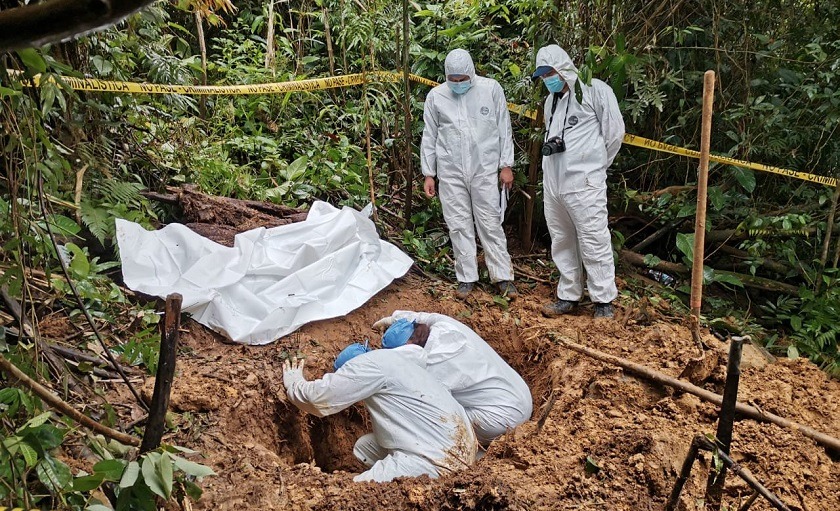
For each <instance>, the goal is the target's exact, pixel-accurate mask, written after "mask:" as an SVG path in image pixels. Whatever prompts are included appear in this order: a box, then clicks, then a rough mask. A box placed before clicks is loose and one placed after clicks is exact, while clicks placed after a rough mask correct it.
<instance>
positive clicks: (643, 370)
mask: <svg viewBox="0 0 840 511" xmlns="http://www.w3.org/2000/svg"><path fill="white" fill-rule="evenodd" d="M552 338H553V339H554V340H555V341H557V342H558V343H559V344H560V345H561V346H564V347H566V348H569V349H570V350H573V351H576V352H578V353H582V354H584V355H586V356H589V357H592V358H594V359H595V360H600V361H601V362H605V363H607V364H613V365H617V366H619V367H622V368H624V369H626V370H628V371H630V372H631V373H634V374H636V375H638V376H641V377H643V378H647V379H649V380H653V381H655V382H657V383H661V384H663V385H668V386H670V387H674V388H676V389H679V390H681V391H683V392H688V393H689V394H693V395H695V396H697V397H699V398H700V399H703V400H705V401H708V402H710V403H714V404H716V405H717V406H721V403H722V402H723V396H721V395H720V394H715V393H714V392H710V391H708V390H706V389H702V388H700V387H698V386H696V385H692V384H691V383H689V382H687V381H683V380H679V379H677V378H672V377H670V376H668V375H666V374H663V373H661V372H659V371H657V370H655V369H651V368H650V367H647V366H643V365H641V364H637V363H635V362H631V361H629V360H627V359H624V358H621V357H616V356H615V355H610V354H608V353H604V352H603V351H598V350H596V349H593V348H589V347H586V346H582V345H580V344H576V343H574V342H572V341H570V340H568V339H565V338H563V337H561V336H556V335H555V336H553V337H552ZM735 411H736V412H738V413H739V414H741V415H743V416H745V417H748V418H750V419H754V420H757V421H763V422H769V423H771V424H775V425H777V426H779V427H781V428H786V429H794V430H796V431H799V432H800V433H802V434H803V435H805V436H806V437H808V438H810V439H811V440H814V441H815V442H817V443H818V444H820V445H822V446H824V447H826V448H828V449H831V450H833V451H834V452H837V453H840V439H838V438H834V437H832V436H830V435H826V434H825V433H821V432H819V431H817V430H815V429H813V428H811V427H809V426H803V425H802V424H798V423H796V422H793V421H792V420H788V419H785V418H784V417H779V416H778V415H776V414H772V413H769V412H765V411H763V410H759V409H758V408H756V407H754V406H750V405H745V404H743V403H737V404H736V405H735Z"/></svg>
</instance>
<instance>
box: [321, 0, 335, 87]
mask: <svg viewBox="0 0 840 511" xmlns="http://www.w3.org/2000/svg"><path fill="white" fill-rule="evenodd" d="M323 13H324V19H323V21H324V39H326V43H327V56H328V57H329V59H330V75H335V55H334V54H333V45H332V32H330V12H329V11H328V10H327V6H326V5H324V10H323Z"/></svg>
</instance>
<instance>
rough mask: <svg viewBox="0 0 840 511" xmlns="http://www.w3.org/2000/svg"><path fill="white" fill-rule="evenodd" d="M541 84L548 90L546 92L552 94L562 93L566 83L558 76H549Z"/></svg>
mask: <svg viewBox="0 0 840 511" xmlns="http://www.w3.org/2000/svg"><path fill="white" fill-rule="evenodd" d="M543 84H545V88H546V89H548V92H550V93H552V94H554V93H555V92H560V91H562V90H563V87H565V86H566V82H564V81H563V80H561V79H560V75H553V76H549V77H548V78H546V79H544V80H543Z"/></svg>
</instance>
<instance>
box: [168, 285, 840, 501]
mask: <svg viewBox="0 0 840 511" xmlns="http://www.w3.org/2000/svg"><path fill="white" fill-rule="evenodd" d="M551 294H552V290H551V289H549V288H548V287H546V286H539V287H536V288H535V289H533V290H531V291H528V292H525V293H524V295H523V296H522V297H521V298H520V299H518V300H516V301H515V302H513V303H511V305H510V306H509V307H507V308H505V307H502V306H501V305H500V304H498V303H495V302H494V301H493V299H492V296H491V295H489V294H487V293H484V292H478V293H476V294H475V295H474V296H473V297H471V298H470V300H469V301H468V302H466V303H464V302H461V301H458V300H456V299H455V298H454V297H453V289H452V288H451V286H449V285H446V284H443V283H438V282H429V281H425V280H420V279H418V278H416V277H412V276H409V277H407V278H405V279H402V280H400V281H397V282H395V283H394V284H393V285H391V286H390V287H389V288H388V289H386V290H385V291H383V292H381V293H379V294H378V295H376V296H375V297H374V298H373V299H371V300H370V301H369V302H368V303H367V304H366V305H365V306H364V307H362V308H360V309H358V310H356V311H354V312H353V313H351V314H350V315H348V316H346V317H344V318H340V319H333V320H328V321H322V322H318V323H316V324H312V325H308V326H306V327H304V328H302V329H301V330H300V331H299V332H297V333H295V334H294V335H291V336H289V337H287V338H284V339H281V340H280V341H278V342H277V343H274V344H272V345H270V346H261V347H247V346H239V345H231V344H225V343H224V342H223V341H222V339H221V338H220V337H219V336H216V335H214V334H212V333H210V332H208V331H207V330H206V329H204V328H203V327H201V326H199V325H196V324H194V323H188V324H187V328H188V332H187V333H184V334H183V335H182V350H181V355H180V358H179V360H178V367H177V376H176V379H175V386H174V390H173V398H172V406H173V408H174V409H175V411H179V412H182V413H181V414H180V415H179V418H178V419H177V420H176V424H175V425H176V429H175V431H174V432H173V433H172V434H171V435H170V436H169V437H168V438H166V439H165V441H167V442H170V443H175V444H178V445H183V446H186V447H190V448H193V449H196V450H199V451H200V452H202V453H203V454H204V455H205V456H206V459H205V460H204V462H205V463H207V464H209V465H210V466H212V467H213V468H214V469H215V470H216V471H217V472H218V474H219V476H217V477H214V478H208V479H207V480H206V483H205V485H204V486H205V493H204V497H203V498H202V500H201V501H200V502H199V503H198V507H199V508H202V509H236V508H241V507H242V506H249V507H255V508H259V509H309V510H327V509H347V510H355V509H358V510H369V509H444V510H445V509H466V510H496V509H513V510H516V509H523V510H524V509H611V510H613V509H614V510H647V509H661V507H662V505H663V503H664V501H665V499H666V497H667V494H668V492H669V491H670V488H671V486H672V485H673V481H674V478H675V476H676V473H677V470H678V469H679V466H680V464H681V462H682V459H683V457H684V456H685V453H686V451H687V450H688V445H689V442H690V440H691V437H692V436H693V435H694V434H696V433H698V432H704V433H711V432H713V431H714V428H715V420H716V408H715V407H714V406H713V405H711V404H709V403H705V402H701V401H700V400H699V399H698V398H695V397H694V396H691V395H682V394H675V393H674V392H672V391H671V390H669V389H664V388H661V387H656V386H652V385H650V384H648V383H646V382H643V381H640V380H638V379H636V378H634V377H632V376H629V375H627V374H625V373H624V372H622V371H621V370H620V369H617V368H614V367H611V366H606V365H604V364H602V363H600V362H597V361H594V360H591V359H589V358H587V357H584V356H583V355H580V354H577V353H574V352H571V351H567V350H564V349H562V348H560V347H558V346H557V345H556V344H555V343H553V342H552V341H551V340H550V335H549V334H550V333H552V334H559V335H567V336H569V337H571V338H576V339H579V342H580V343H582V344H586V345H588V346H591V347H594V348H597V349H600V350H603V351H606V352H609V353H612V354H615V355H619V356H623V357H626V358H629V359H631V360H633V361H635V362H639V363H642V364H646V365H648V366H651V367H653V368H656V369H658V370H661V371H663V372H665V373H667V374H669V375H671V376H677V375H679V374H680V372H681V370H682V369H683V368H684V367H685V365H686V363H687V362H688V361H689V360H690V359H691V358H692V357H693V356H695V355H696V353H695V351H694V349H695V348H694V346H693V343H692V341H691V336H690V334H689V331H688V329H687V328H685V327H684V326H681V325H675V324H672V323H668V322H666V321H663V320H659V319H656V314H655V313H652V314H651V313H646V314H643V315H641V316H640V315H639V314H636V312H634V311H631V310H626V309H625V310H620V311H619V314H618V316H617V319H616V320H598V321H594V320H592V318H591V312H592V311H591V310H587V309H586V308H582V309H581V311H580V312H579V313H578V314H577V315H573V316H569V317H563V318H558V319H546V318H543V317H542V316H541V315H540V312H539V309H540V307H541V305H542V303H544V302H545V301H547V300H548V297H549V296H551ZM395 309H410V310H421V311H429V312H440V313H444V314H447V315H450V316H452V317H455V318H456V319H459V320H460V321H463V322H464V323H466V324H468V325H470V326H471V327H472V328H474V329H475V330H476V331H477V332H478V333H479V334H480V335H482V336H483V337H484V338H485V339H486V340H487V341H488V342H489V343H490V344H491V345H492V346H493V347H494V348H495V349H496V350H497V351H498V352H499V353H500V354H501V355H502V356H503V357H504V358H505V359H506V360H508V362H509V363H510V364H511V365H512V366H513V367H514V368H516V369H517V370H518V371H519V372H520V373H521V374H522V375H523V377H525V378H526V380H527V381H528V382H529V384H530V385H531V390H532V395H533V398H534V407H535V412H534V417H533V420H532V421H531V422H529V423H527V424H525V425H523V426H522V427H520V428H519V429H518V430H516V431H514V432H511V433H509V434H508V435H505V436H503V437H502V438H500V439H498V440H496V441H495V442H494V443H493V444H492V445H491V447H490V449H489V451H488V453H487V455H486V456H485V457H484V458H483V459H482V460H480V461H479V462H477V463H476V464H475V465H474V466H473V467H471V468H470V469H469V470H467V471H464V472H461V473H458V474H454V475H451V476H448V477H444V478H441V479H438V480H431V479H429V478H426V477H423V478H419V479H405V480H398V481H395V482H392V483H388V484H373V483H364V484H355V483H352V475H353V473H355V472H358V471H360V470H361V466H360V465H359V464H358V462H357V461H356V460H355V458H353V456H352V446H353V443H354V442H355V440H356V438H358V437H359V436H360V435H362V434H364V433H365V432H367V431H368V430H369V423H368V418H367V415H366V412H365V410H364V409H363V407H361V406H358V405H357V406H355V407H353V408H351V409H350V410H347V411H345V412H342V413H340V414H336V415H335V416H332V417H328V418H324V419H318V418H315V417H312V416H305V415H303V414H302V413H300V412H299V411H298V410H297V409H296V408H294V407H293V406H291V405H290V404H289V403H288V402H287V401H286V398H285V394H284V392H283V386H282V367H281V366H282V361H283V359H284V357H286V356H287V354H288V353H290V352H292V353H293V352H297V351H300V352H302V353H303V354H305V355H306V357H307V365H306V370H305V373H306V376H307V377H308V378H310V379H313V378H317V377H320V376H321V375H322V374H323V373H324V372H327V371H329V370H331V365H332V361H333V359H334V357H335V355H336V353H337V352H338V351H339V350H340V349H341V348H342V347H344V346H345V345H346V344H347V343H348V342H351V341H363V340H364V339H369V340H370V341H371V344H372V345H374V346H378V345H379V339H380V338H379V335H378V334H377V333H376V332H374V331H373V330H372V329H371V324H372V323H373V322H374V321H376V320H377V319H379V318H380V317H383V316H386V315H389V314H390V313H391V312H392V311H393V310H395ZM705 340H706V342H707V343H708V344H709V345H711V346H713V347H714V350H716V351H718V352H719V353H720V355H721V356H722V358H721V360H725V353H726V349H727V348H726V346H725V345H724V344H723V343H721V342H720V341H718V340H717V339H715V338H714V337H712V336H707V338H706V339H705ZM745 365H746V366H747V367H745V369H744V373H743V378H742V385H741V389H742V390H741V393H740V399H741V400H742V401H745V402H751V403H753V404H754V405H757V406H760V407H762V408H763V409H765V410H767V411H771V412H774V413H778V414H780V415H783V416H785V417H788V418H790V419H792V420H796V421H798V422H801V423H803V424H806V425H809V426H812V427H814V428H816V429H818V430H821V431H824V432H827V433H829V434H836V433H837V432H838V431H840V409H839V408H838V406H840V405H838V403H839V402H840V399H838V398H840V383H838V382H837V381H833V380H830V379H828V378H827V377H826V376H825V375H824V373H822V372H821V371H819V369H817V368H815V367H813V366H812V365H811V364H809V363H808V362H806V361H795V362H790V361H779V362H777V363H772V364H767V363H766V362H765V361H764V359H762V358H761V357H757V356H751V355H750V354H749V350H748V355H746V356H745ZM723 376H724V368H723V366H722V365H720V366H719V367H717V368H716V369H715V371H714V372H713V374H712V376H711V377H710V378H709V379H707V380H706V381H705V382H704V383H703V386H705V387H706V388H708V389H709V390H713V391H716V392H720V391H721V390H722V382H723ZM548 402H553V405H552V406H551V408H550V410H549V413H548V414H547V415H545V416H544V417H543V415H544V414H545V412H546V408H547V407H546V403H548ZM538 422H540V423H541V426H542V427H539V426H538ZM732 449H733V456H734V458H735V459H736V461H738V462H739V463H742V464H743V465H744V466H746V467H747V468H749V470H750V471H751V472H752V473H753V474H755V475H756V476H757V477H758V478H759V479H760V480H762V481H763V482H765V484H767V486H768V487H769V488H770V489H771V490H772V491H774V492H776V493H777V495H779V496H780V497H781V498H782V499H783V500H784V501H785V502H786V503H787V504H788V505H789V506H790V507H791V509H796V510H803V511H804V510H822V509H837V508H838V503H840V464H838V463H836V462H834V461H832V459H831V458H830V457H829V455H828V454H827V453H826V452H825V450H824V449H822V448H821V447H819V446H818V445H816V444H815V443H814V442H813V441H812V440H809V439H807V438H805V437H803V436H802V435H800V434H799V433H796V432H793V431H787V430H783V429H781V428H779V427H776V426H773V425H769V424H758V423H755V422H752V421H743V422H739V423H737V424H736V426H735V434H734V442H733V446H732ZM709 461H710V460H709V456H708V455H706V456H705V457H704V458H703V460H702V461H701V463H699V464H698V465H696V466H695V473H694V474H695V476H694V477H693V478H692V479H691V480H690V481H689V483H688V484H687V485H686V491H685V492H684V495H685V497H684V498H683V504H682V509H684V510H693V509H700V508H701V504H700V503H699V499H700V498H701V497H702V494H703V489H704V487H705V475H706V473H707V472H708V464H709ZM750 493H751V492H750V491H749V488H747V487H746V485H745V484H743V483H741V482H740V480H739V479H737V478H733V477H731V476H730V477H729V479H728V484H727V493H726V504H727V505H730V506H733V505H734V506H738V505H739V502H741V501H744V500H746V498H748V497H749V495H750ZM751 509H754V510H764V509H770V507H769V506H768V505H767V504H766V503H764V502H762V501H760V500H759V501H758V502H756V503H755V504H754V505H753V507H752V508H751Z"/></svg>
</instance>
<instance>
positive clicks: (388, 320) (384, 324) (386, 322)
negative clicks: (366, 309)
mask: <svg viewBox="0 0 840 511" xmlns="http://www.w3.org/2000/svg"><path fill="white" fill-rule="evenodd" d="M394 321H396V319H394V317H393V316H386V317H384V318H382V319H380V320H379V321H377V322H376V323H374V324H373V329H374V330H387V329H388V327H389V326H391V325H393V324H394Z"/></svg>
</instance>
